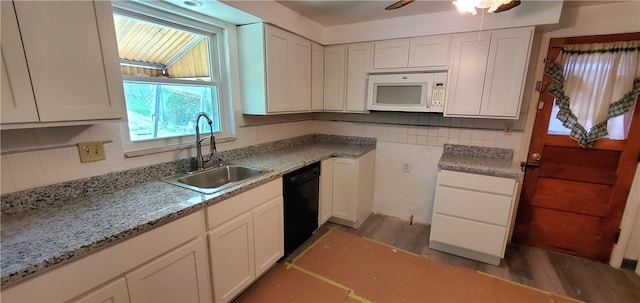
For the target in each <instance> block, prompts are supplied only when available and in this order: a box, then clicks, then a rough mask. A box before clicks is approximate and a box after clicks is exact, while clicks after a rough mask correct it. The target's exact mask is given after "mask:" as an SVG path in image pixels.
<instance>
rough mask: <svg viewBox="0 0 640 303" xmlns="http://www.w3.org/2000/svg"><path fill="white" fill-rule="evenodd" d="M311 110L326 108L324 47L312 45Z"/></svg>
mask: <svg viewBox="0 0 640 303" xmlns="http://www.w3.org/2000/svg"><path fill="white" fill-rule="evenodd" d="M311 51H312V52H311V110H313V111H321V110H322V109H323V108H324V47H323V46H322V45H320V44H317V43H313V44H312V45H311Z"/></svg>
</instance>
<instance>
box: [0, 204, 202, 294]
mask: <svg viewBox="0 0 640 303" xmlns="http://www.w3.org/2000/svg"><path fill="white" fill-rule="evenodd" d="M204 233H205V219H204V212H203V211H200V212H197V213H194V214H191V215H188V216H186V217H184V218H181V219H178V220H176V221H174V222H171V223H168V224H165V225H162V226H160V227H158V228H155V229H153V230H151V231H148V232H145V233H143V234H141V235H138V236H136V237H134V238H131V239H129V240H126V241H124V242H122V243H118V244H116V245H113V246H111V247H108V248H105V249H103V250H101V251H98V252H96V253H94V254H91V255H89V256H86V257H84V258H81V259H79V260H76V261H74V262H72V263H69V264H67V265H64V266H61V267H58V268H56V269H53V270H51V271H48V272H46V273H43V274H42V275H39V276H36V277H34V278H31V279H29V280H27V281H25V282H22V283H20V284H17V285H15V286H11V287H9V288H7V289H2V302H211V300H212V299H211V279H210V274H209V271H208V259H207V254H206V251H207V247H206V242H205V240H204V238H203V235H204Z"/></svg>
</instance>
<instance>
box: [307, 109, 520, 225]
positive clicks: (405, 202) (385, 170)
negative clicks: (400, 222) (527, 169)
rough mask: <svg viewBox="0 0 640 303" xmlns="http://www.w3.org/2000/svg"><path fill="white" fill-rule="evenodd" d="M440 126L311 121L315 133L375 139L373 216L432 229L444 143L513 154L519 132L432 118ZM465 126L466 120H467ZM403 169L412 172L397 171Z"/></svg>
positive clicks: (399, 120) (399, 119)
mask: <svg viewBox="0 0 640 303" xmlns="http://www.w3.org/2000/svg"><path fill="white" fill-rule="evenodd" d="M434 117H435V118H437V120H438V121H439V124H440V126H421V125H406V124H407V123H409V121H408V120H402V119H409V118H408V117H407V116H405V115H397V116H396V117H395V118H393V119H392V120H393V121H392V122H391V123H386V124H381V123H366V122H336V121H319V120H315V121H313V125H312V129H313V132H315V133H324V134H334V135H345V136H364V137H372V138H377V139H378V147H377V150H376V167H375V169H376V170H375V178H374V195H373V210H374V212H375V213H379V214H384V215H390V216H395V217H399V218H403V219H408V218H409V216H410V215H414V220H415V221H416V222H420V223H431V213H432V211H433V198H434V197H433V195H434V192H433V189H434V188H435V184H436V173H437V171H438V168H437V164H438V160H439V159H440V156H441V155H442V146H443V145H444V144H445V143H453V144H466V145H478V146H489V147H503V148H512V149H514V150H515V154H517V152H518V148H519V147H520V145H521V142H522V132H520V131H514V132H513V133H509V134H506V133H504V132H503V131H501V130H488V129H471V128H461V127H452V126H451V124H450V121H451V120H450V119H447V118H440V117H437V116H434ZM467 120H468V119H467ZM405 163H408V164H409V165H410V166H411V172H410V173H405V172H403V171H402V168H403V165H404V164H405Z"/></svg>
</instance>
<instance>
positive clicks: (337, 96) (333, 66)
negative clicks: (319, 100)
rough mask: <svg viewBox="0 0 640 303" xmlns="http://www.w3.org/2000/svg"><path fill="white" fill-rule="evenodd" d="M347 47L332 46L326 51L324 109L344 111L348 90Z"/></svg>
mask: <svg viewBox="0 0 640 303" xmlns="http://www.w3.org/2000/svg"><path fill="white" fill-rule="evenodd" d="M346 60H347V47H346V46H345V45H338V46H330V47H326V48H325V49H324V109H325V110H333V111H342V110H344V103H345V102H344V98H345V89H346V85H345V84H346V78H345V77H346V71H347V69H346Z"/></svg>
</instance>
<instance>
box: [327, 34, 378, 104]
mask: <svg viewBox="0 0 640 303" xmlns="http://www.w3.org/2000/svg"><path fill="white" fill-rule="evenodd" d="M372 50H373V44H372V43H354V44H347V45H336V46H329V47H326V48H325V54H324V55H325V62H324V64H325V65H324V73H325V74H324V110H325V111H340V112H344V111H348V112H366V92H367V74H368V73H369V71H371V66H372V56H371V53H372Z"/></svg>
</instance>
